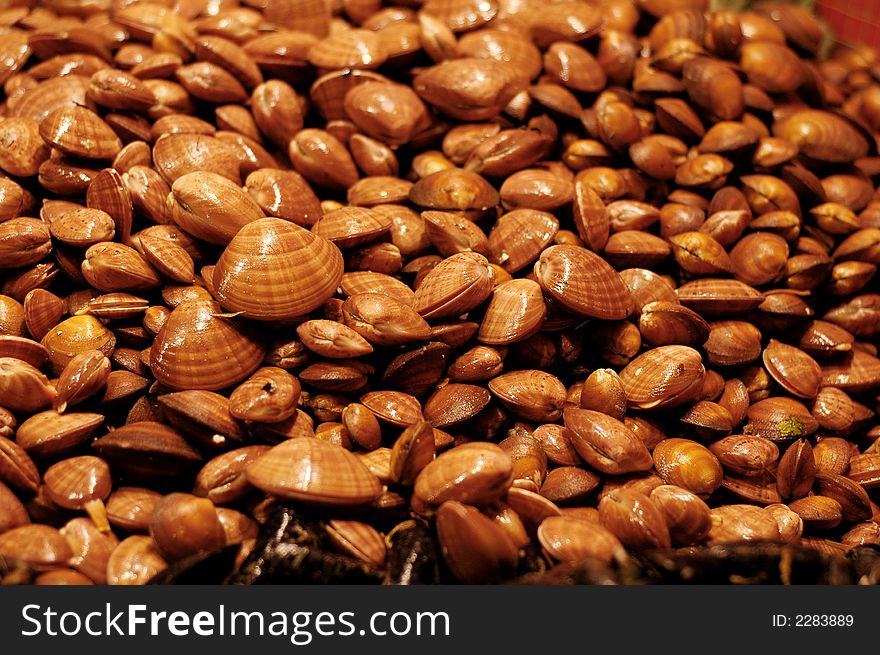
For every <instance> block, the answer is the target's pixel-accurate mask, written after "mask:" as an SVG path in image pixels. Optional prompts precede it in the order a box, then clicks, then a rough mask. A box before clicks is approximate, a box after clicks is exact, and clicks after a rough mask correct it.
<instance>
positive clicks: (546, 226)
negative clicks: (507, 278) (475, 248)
mask: <svg viewBox="0 0 880 655" xmlns="http://www.w3.org/2000/svg"><path fill="white" fill-rule="evenodd" d="M558 231H559V221H557V220H556V218H555V217H554V216H553V215H552V214H549V213H547V212H543V211H539V210H535V209H514V210H513V211H511V212H508V213H506V214H504V215H503V216H501V217H500V218H499V219H498V220H497V221H496V223H495V226H494V227H493V228H492V231H491V232H490V233H489V250H490V252H491V253H492V261H493V262H494V263H496V264H498V265H500V266H501V267H502V268H503V269H504V270H505V271H507V272H508V273H516V272H517V271H519V270H520V269H522V268H524V267H525V266H527V265H529V264H530V263H532V262H533V261H534V260H535V259H537V257H538V256H539V255H540V253H541V252H542V251H543V250H544V248H546V247H547V246H548V245H549V244H550V243H551V242H552V241H553V239H554V238H555V236H556V233H557V232H558Z"/></svg>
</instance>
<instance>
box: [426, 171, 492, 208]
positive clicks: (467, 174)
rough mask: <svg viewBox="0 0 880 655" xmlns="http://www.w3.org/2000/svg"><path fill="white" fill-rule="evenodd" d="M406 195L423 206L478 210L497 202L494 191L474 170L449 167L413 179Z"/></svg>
mask: <svg viewBox="0 0 880 655" xmlns="http://www.w3.org/2000/svg"><path fill="white" fill-rule="evenodd" d="M409 199H410V201H412V202H413V203H415V204H416V205H418V206H419V207H423V208H425V209H437V210H442V211H450V212H455V211H462V212H463V211H480V212H482V211H485V210H487V209H489V208H491V207H494V206H496V205H497V204H498V192H497V191H496V190H495V189H494V188H492V186H491V185H490V184H489V183H488V182H487V181H486V180H485V179H484V178H483V177H481V176H480V175H478V174H477V173H473V172H471V171H465V170H462V169H458V168H450V169H447V170H442V171H438V172H436V173H433V174H431V175H428V176H427V177H423V178H422V179H420V180H419V181H418V182H416V183H415V184H414V185H413V187H412V188H411V189H410V192H409Z"/></svg>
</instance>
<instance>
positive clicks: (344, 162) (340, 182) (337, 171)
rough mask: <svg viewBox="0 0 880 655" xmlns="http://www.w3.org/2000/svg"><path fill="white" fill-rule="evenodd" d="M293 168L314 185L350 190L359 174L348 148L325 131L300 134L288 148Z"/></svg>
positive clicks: (301, 132) (301, 131)
mask: <svg viewBox="0 0 880 655" xmlns="http://www.w3.org/2000/svg"><path fill="white" fill-rule="evenodd" d="M288 155H289V156H290V161H291V162H292V163H293V166H294V168H295V169H296V170H297V171H299V173H300V174H302V176H303V177H305V178H306V179H308V180H309V181H311V182H314V183H315V184H319V185H321V186H325V187H328V188H331V189H347V188H348V187H350V186H352V185H353V184H354V183H355V182H357V181H358V178H359V174H358V171H357V168H356V167H355V164H354V161H353V160H352V158H351V155H350V154H349V152H348V150H347V149H346V147H345V146H344V145H343V144H342V142H340V141H339V140H338V139H337V138H336V137H334V136H333V135H332V134H330V133H329V132H325V131H323V130H318V129H313V128H306V129H304V130H300V131H299V132H297V134H296V136H295V137H294V138H293V139H291V141H290V144H289V146H288Z"/></svg>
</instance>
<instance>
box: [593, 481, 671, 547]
mask: <svg viewBox="0 0 880 655" xmlns="http://www.w3.org/2000/svg"><path fill="white" fill-rule="evenodd" d="M599 523H600V524H601V525H603V526H604V527H605V528H607V529H608V530H609V531H610V532H611V533H612V534H614V535H615V536H616V537H617V538H618V539H620V542H621V543H622V544H623V545H624V546H626V547H627V548H630V549H632V550H636V551H638V550H649V549H652V548H670V547H671V545H672V541H671V538H670V535H669V528H667V526H666V520H665V518H664V515H663V513H662V512H661V511H660V508H659V507H658V506H657V505H656V504H655V503H654V502H653V501H652V500H651V499H650V498H649V497H648V496H646V495H645V494H643V493H640V492H638V491H632V490H629V489H615V490H614V491H612V492H611V493H609V494H607V495H606V496H604V497H603V498H602V500H601V501H600V502H599Z"/></svg>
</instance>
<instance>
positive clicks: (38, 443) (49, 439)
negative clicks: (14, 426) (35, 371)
mask: <svg viewBox="0 0 880 655" xmlns="http://www.w3.org/2000/svg"><path fill="white" fill-rule="evenodd" d="M103 422H104V417H103V416H102V415H101V414H90V413H67V414H59V413H57V412H55V411H46V412H39V413H37V414H34V415H32V416H31V417H30V418H28V419H27V420H26V421H24V422H23V423H22V424H21V425H20V426H19V427H18V432H16V434H15V440H16V443H17V444H18V445H19V446H21V448H22V449H23V450H24V451H25V452H27V454H28V455H30V456H32V457H36V458H54V457H57V456H62V455H64V454H66V453H68V452H70V451H72V450H74V449H75V448H76V447H77V446H80V445H81V444H83V443H85V441H86V440H87V439H88V438H89V437H90V436H91V435H92V434H93V433H94V432H95V430H97V429H98V428H99V427H100V426H101V424H102V423H103Z"/></svg>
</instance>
